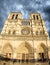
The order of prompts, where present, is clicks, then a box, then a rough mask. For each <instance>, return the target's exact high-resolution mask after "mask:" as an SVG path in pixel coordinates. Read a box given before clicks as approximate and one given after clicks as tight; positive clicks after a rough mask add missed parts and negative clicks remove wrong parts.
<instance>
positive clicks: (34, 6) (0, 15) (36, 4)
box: [0, 0, 50, 35]
mask: <svg viewBox="0 0 50 65" xmlns="http://www.w3.org/2000/svg"><path fill="white" fill-rule="evenodd" d="M10 12H21V13H22V15H23V18H25V19H27V18H29V14H30V13H31V12H33V13H36V12H38V13H41V15H42V17H43V19H44V20H45V24H46V28H47V31H48V32H49V35H50V0H0V32H1V30H2V28H3V25H4V22H5V20H6V18H7V16H8V14H9V13H10Z"/></svg>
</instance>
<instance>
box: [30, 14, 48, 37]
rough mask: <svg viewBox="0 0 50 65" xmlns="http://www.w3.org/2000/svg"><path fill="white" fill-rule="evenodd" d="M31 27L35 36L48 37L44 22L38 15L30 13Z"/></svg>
mask: <svg viewBox="0 0 50 65" xmlns="http://www.w3.org/2000/svg"><path fill="white" fill-rule="evenodd" d="M30 19H31V21H32V22H31V26H32V31H33V34H34V35H36V36H39V35H40V36H42V35H48V33H47V31H46V27H45V24H44V21H43V19H42V17H41V15H40V14H39V13H32V14H31V15H30Z"/></svg>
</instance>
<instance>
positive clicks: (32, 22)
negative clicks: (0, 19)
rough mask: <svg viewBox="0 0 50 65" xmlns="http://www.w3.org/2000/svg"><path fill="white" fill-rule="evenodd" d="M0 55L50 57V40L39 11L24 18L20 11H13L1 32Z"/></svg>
mask: <svg viewBox="0 0 50 65" xmlns="http://www.w3.org/2000/svg"><path fill="white" fill-rule="evenodd" d="M0 55H3V56H4V57H7V58H11V59H20V60H21V59H50V41H49V35H48V32H47V30H46V27H45V23H44V21H43V19H42V17H41V15H40V14H39V13H31V14H30V19H22V14H21V13H20V12H11V13H10V14H9V16H8V18H7V19H6V21H5V24H4V26H3V29H2V31H1V34H0Z"/></svg>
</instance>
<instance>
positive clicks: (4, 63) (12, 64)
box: [0, 61, 49, 65]
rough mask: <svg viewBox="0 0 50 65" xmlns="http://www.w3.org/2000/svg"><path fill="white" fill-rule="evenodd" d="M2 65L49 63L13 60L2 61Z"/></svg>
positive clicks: (45, 64) (41, 64)
mask: <svg viewBox="0 0 50 65" xmlns="http://www.w3.org/2000/svg"><path fill="white" fill-rule="evenodd" d="M0 65H49V63H48V62H35V63H34V62H14V63H13V62H12V61H7V62H6V61H0Z"/></svg>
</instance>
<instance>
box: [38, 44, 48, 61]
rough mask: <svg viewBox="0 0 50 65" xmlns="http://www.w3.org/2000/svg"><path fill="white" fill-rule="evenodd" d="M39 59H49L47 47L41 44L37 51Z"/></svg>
mask: <svg viewBox="0 0 50 65" xmlns="http://www.w3.org/2000/svg"><path fill="white" fill-rule="evenodd" d="M37 53H38V59H41V60H46V59H47V47H46V46H45V44H43V43H41V44H40V46H38V49H37Z"/></svg>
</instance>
